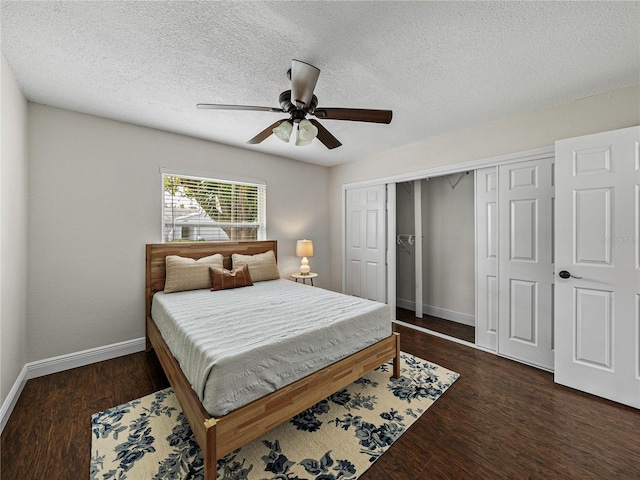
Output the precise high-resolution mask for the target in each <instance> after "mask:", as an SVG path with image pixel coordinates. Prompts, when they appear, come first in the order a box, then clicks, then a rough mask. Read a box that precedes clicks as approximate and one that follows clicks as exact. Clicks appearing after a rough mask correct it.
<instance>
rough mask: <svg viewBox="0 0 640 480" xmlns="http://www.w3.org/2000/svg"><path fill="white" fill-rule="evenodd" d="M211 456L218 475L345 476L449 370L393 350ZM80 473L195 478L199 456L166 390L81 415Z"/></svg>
mask: <svg viewBox="0 0 640 480" xmlns="http://www.w3.org/2000/svg"><path fill="white" fill-rule="evenodd" d="M391 368H392V367H391V363H387V364H384V365H382V366H381V367H379V368H377V369H376V370H374V371H373V372H371V373H369V374H367V375H365V376H364V377H362V378H361V379H359V380H357V381H355V382H354V383H352V384H351V385H349V386H348V387H347V388H345V389H343V390H340V391H339V392H336V393H334V394H333V395H331V396H330V397H328V398H326V399H325V400H322V401H321V402H319V403H317V404H316V405H314V406H313V407H311V408H310V409H308V410H306V411H304V412H302V413H300V414H299V415H296V416H295V417H293V418H292V419H291V420H289V421H288V422H285V423H284V424H282V425H280V426H278V427H276V428H274V429H273V430H271V431H270V432H268V433H267V434H265V435H263V436H262V437H260V438H258V439H256V440H254V441H253V442H251V443H249V444H247V445H245V446H244V447H242V448H240V449H238V450H236V451H235V452H233V453H231V454H229V455H227V456H226V457H225V458H223V459H221V460H219V461H218V479H219V480H276V479H277V480H338V479H339V480H355V479H357V478H359V477H360V475H362V474H363V473H364V472H365V471H366V470H367V469H368V468H369V467H370V466H371V465H372V464H373V462H375V461H376V459H378V458H379V457H380V456H381V455H382V454H383V453H384V452H385V451H386V450H387V449H388V448H389V447H390V446H391V445H392V444H393V443H394V442H395V441H396V440H397V439H398V438H399V437H400V436H401V435H402V434H403V433H404V432H405V431H406V430H407V429H408V428H409V427H410V426H411V424H413V422H415V421H416V420H417V419H418V418H419V417H420V415H422V414H423V413H424V412H425V410H426V409H427V408H429V406H431V404H433V402H435V401H436V400H437V399H438V398H439V397H440V396H441V395H442V394H443V393H444V392H445V390H447V388H449V387H450V386H451V384H452V383H453V382H455V381H456V379H457V378H458V377H459V375H458V374H457V373H455V372H452V371H450V370H447V369H445V368H443V367H440V366H439V365H435V364H433V363H429V362H427V361H425V360H422V359H420V358H417V357H414V356H413V355H409V354H405V353H402V369H401V373H402V376H401V377H400V378H399V379H394V378H392V377H391ZM91 428H92V445H91V471H90V477H89V478H90V480H143V479H144V480H147V479H148V480H202V478H203V473H202V472H203V460H202V453H201V451H200V447H199V446H198V443H197V442H196V440H195V438H194V437H193V434H192V433H191V429H190V428H189V424H188V422H187V420H186V418H185V416H184V415H183V413H182V410H181V409H180V405H179V403H178V401H177V399H176V397H175V395H174V394H173V390H172V389H170V388H168V389H165V390H162V391H160V392H156V393H154V394H151V395H148V396H146V397H143V398H140V399H137V400H133V401H131V402H129V403H125V404H124V405H120V406H118V407H114V408H111V409H109V410H105V411H104V412H99V413H96V414H94V415H93V416H92V418H91Z"/></svg>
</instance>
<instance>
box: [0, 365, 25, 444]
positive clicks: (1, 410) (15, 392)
mask: <svg viewBox="0 0 640 480" xmlns="http://www.w3.org/2000/svg"><path fill="white" fill-rule="evenodd" d="M26 383H27V366H26V365H25V366H24V367H22V370H21V371H20V374H19V375H18V379H17V380H16V381H15V382H14V384H13V387H11V390H9V394H8V395H7V398H5V400H4V402H2V407H0V433H2V431H3V430H4V426H5V425H6V424H7V421H9V417H10V416H11V412H13V408H14V407H15V406H16V403H18V398H20V394H21V393H22V390H23V389H24V386H25V384H26Z"/></svg>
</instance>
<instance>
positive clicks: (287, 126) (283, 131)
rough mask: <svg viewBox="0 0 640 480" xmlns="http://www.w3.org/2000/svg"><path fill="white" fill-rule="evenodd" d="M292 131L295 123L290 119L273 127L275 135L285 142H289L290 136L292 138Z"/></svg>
mask: <svg viewBox="0 0 640 480" xmlns="http://www.w3.org/2000/svg"><path fill="white" fill-rule="evenodd" d="M292 131H293V124H292V123H291V122H290V121H289V120H287V121H285V122H282V123H281V124H280V125H278V126H277V127H276V128H274V129H273V133H274V134H275V136H276V137H278V138H279V139H280V140H282V141H283V142H285V143H289V138H291V132H292Z"/></svg>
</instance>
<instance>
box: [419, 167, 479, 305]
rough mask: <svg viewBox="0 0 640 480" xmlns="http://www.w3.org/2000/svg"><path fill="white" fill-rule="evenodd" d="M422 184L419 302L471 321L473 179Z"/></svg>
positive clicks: (473, 259)
mask: <svg viewBox="0 0 640 480" xmlns="http://www.w3.org/2000/svg"><path fill="white" fill-rule="evenodd" d="M457 179H458V175H450V176H449V177H448V178H447V177H446V176H445V177H437V178H432V179H430V180H429V181H427V180H423V181H422V225H423V235H424V241H423V244H422V246H423V249H422V251H423V253H422V260H423V265H422V275H423V279H424V280H423V287H424V288H423V302H424V304H425V305H427V306H429V307H435V308H438V309H444V310H448V311H450V312H454V313H460V314H464V315H471V316H472V317H475V314H476V313H475V311H476V303H475V298H476V294H475V285H476V279H475V272H476V268H475V238H476V235H475V218H474V217H475V215H474V212H475V210H474V204H475V202H474V189H473V174H472V173H469V175H463V177H462V178H461V180H460V182H459V183H458V184H457V185H456V188H455V189H453V188H451V185H450V183H449V180H451V183H455V181H456V180H457Z"/></svg>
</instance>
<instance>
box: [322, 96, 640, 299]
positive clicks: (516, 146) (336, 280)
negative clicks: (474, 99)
mask: <svg viewBox="0 0 640 480" xmlns="http://www.w3.org/2000/svg"><path fill="white" fill-rule="evenodd" d="M639 104H640V85H635V86H632V87H628V88H623V89H620V90H615V91H613V92H608V93H603V94H600V95H595V96H593V97H588V98H584V99H581V100H577V101H575V102H571V103H569V104H565V105H559V106H556V107H552V108H548V109H545V110H541V111H539V112H534V113H529V114H527V115H522V116H519V117H514V118H509V119H505V120H501V121H498V122H493V123H489V124H485V125H479V126H477V127H473V128H470V129H467V130H461V131H458V132H455V133H452V134H449V135H444V136H441V137H436V138H429V139H425V140H423V141H421V142H418V143H415V144H412V145H407V146H404V147H401V148H397V149H394V150H389V151H387V152H383V153H380V154H378V155H374V156H371V157H366V158H363V159H360V160H357V161H354V162H350V163H347V164H344V165H337V166H334V167H331V169H330V187H329V202H330V211H329V214H330V227H331V287H332V288H333V289H334V290H338V291H339V290H341V288H342V253H341V252H342V236H343V225H342V185H344V184H348V183H355V182H361V181H365V180H373V179H377V178H384V177H391V176H395V175H401V174H408V173H410V172H418V171H423V170H427V169H430V168H435V167H439V166H443V165H452V164H456V163H463V162H468V161H472V160H478V159H483V158H489V157H494V156H498V155H504V154H508V153H515V152H521V151H525V150H532V149H535V148H541V147H548V146H552V145H553V144H554V142H555V141H556V140H559V139H563V138H571V137H576V136H580V135H586V134H589V133H596V132H603V131H607V130H614V129H618V128H624V127H629V126H633V125H638V124H640V109H639V108H638V105H639Z"/></svg>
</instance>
